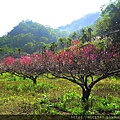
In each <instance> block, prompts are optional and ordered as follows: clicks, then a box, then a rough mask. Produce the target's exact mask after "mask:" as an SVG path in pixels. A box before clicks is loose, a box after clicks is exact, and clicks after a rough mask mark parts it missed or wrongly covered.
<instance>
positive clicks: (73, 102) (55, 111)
mask: <svg viewBox="0 0 120 120" xmlns="http://www.w3.org/2000/svg"><path fill="white" fill-rule="evenodd" d="M37 82H38V84H37V85H33V82H32V80H29V79H25V80H24V79H23V78H19V77H17V76H14V75H10V74H4V75H2V76H0V114H3V115H7V114H14V115H18V114H20V115H24V114H25V115H26V114H27V115H33V114H34V115H38V114H50V115H51V114H52V115H64V114H65V115H83V114H86V115H88V114H90V115H94V114H95V115H101V114H102V115H108V114H112V115H120V99H119V98H120V79H116V78H114V77H111V78H107V79H106V80H102V81H101V82H99V83H97V84H96V85H95V86H94V88H93V89H92V92H91V95H90V98H89V105H90V108H89V110H88V111H86V112H85V111H84V110H83V108H82V102H81V88H80V87H79V86H78V85H76V84H73V83H71V82H70V81H68V80H64V79H48V78H45V77H42V76H40V77H39V78H38V79H37Z"/></svg>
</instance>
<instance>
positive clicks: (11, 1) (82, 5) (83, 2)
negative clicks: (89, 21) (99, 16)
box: [0, 0, 109, 36]
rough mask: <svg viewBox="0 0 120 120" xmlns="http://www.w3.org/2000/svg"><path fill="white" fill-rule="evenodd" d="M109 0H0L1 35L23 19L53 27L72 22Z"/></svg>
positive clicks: (98, 8) (94, 10)
mask: <svg viewBox="0 0 120 120" xmlns="http://www.w3.org/2000/svg"><path fill="white" fill-rule="evenodd" d="M108 2H109V0H0V36H2V35H4V34H6V33H7V32H9V31H10V30H12V29H13V27H15V26H16V25H18V24H19V23H20V22H21V21H22V20H26V19H29V20H32V21H33V22H38V23H40V24H43V25H50V26H51V27H53V28H57V27H58V26H61V25H65V24H69V23H71V22H72V21H73V20H75V19H79V18H81V17H82V16H83V15H85V14H87V13H91V12H96V11H100V6H101V5H103V4H105V3H108Z"/></svg>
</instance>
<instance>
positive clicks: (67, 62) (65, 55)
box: [46, 44, 120, 109]
mask: <svg viewBox="0 0 120 120" xmlns="http://www.w3.org/2000/svg"><path fill="white" fill-rule="evenodd" d="M118 48H119V46H112V45H109V46H108V47H106V48H104V50H101V49H100V48H98V47H96V46H95V45H93V44H86V45H84V46H72V47H70V49H69V50H68V49H67V50H61V51H60V52H59V53H55V54H53V53H52V52H49V54H46V56H47V57H48V58H49V59H48V61H47V66H48V67H47V68H48V71H49V72H50V73H52V75H54V76H56V77H58V78H64V79H67V80H69V81H71V82H73V83H75V84H78V85H79V86H80V87H81V88H82V101H83V103H88V102H87V101H88V99H89V96H90V93H91V90H92V88H93V86H94V85H95V84H96V83H98V82H99V81H100V80H104V79H105V78H107V77H109V76H112V75H115V74H117V73H120V53H119V50H118ZM94 76H97V78H96V77H94ZM85 109H88V105H87V106H86V107H85Z"/></svg>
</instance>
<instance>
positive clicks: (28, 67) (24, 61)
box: [0, 54, 46, 84]
mask: <svg viewBox="0 0 120 120" xmlns="http://www.w3.org/2000/svg"><path fill="white" fill-rule="evenodd" d="M44 60H45V59H44V57H43V56H42V55H41V54H32V55H28V56H22V57H21V58H17V59H14V58H13V57H7V58H5V59H4V60H3V61H2V63H1V65H0V66H1V71H2V72H9V73H11V74H15V75H17V76H20V77H24V78H30V79H31V80H32V81H33V83H34V84H36V79H37V77H38V76H39V75H42V74H44V73H45V72H46V67H45V64H44V62H45V61H44Z"/></svg>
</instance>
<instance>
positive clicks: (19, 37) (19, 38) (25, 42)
mask: <svg viewBox="0 0 120 120" xmlns="http://www.w3.org/2000/svg"><path fill="white" fill-rule="evenodd" d="M68 35H69V33H68V32H64V31H59V30H57V29H53V28H49V27H45V26H43V25H41V24H39V23H36V22H32V21H29V20H27V21H22V22H20V23H19V24H18V25H17V26H15V27H14V29H13V30H11V31H10V32H8V34H7V35H5V36H3V37H0V54H1V55H10V53H13V52H14V51H15V52H16V48H17V49H21V51H19V50H17V51H18V53H20V52H21V53H23V52H26V53H30V54H31V53H33V52H36V51H38V50H39V49H40V43H41V42H42V43H45V44H50V43H51V42H57V39H58V38H59V37H68Z"/></svg>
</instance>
